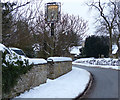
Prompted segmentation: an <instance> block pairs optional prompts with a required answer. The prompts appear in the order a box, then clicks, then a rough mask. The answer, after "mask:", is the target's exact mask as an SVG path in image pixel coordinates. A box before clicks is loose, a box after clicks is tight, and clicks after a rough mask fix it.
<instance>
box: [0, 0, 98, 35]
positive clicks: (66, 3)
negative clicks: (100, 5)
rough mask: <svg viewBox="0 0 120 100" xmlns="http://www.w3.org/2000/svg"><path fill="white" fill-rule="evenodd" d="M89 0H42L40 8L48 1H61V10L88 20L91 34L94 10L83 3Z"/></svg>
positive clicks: (35, 0)
mask: <svg viewBox="0 0 120 100" xmlns="http://www.w3.org/2000/svg"><path fill="white" fill-rule="evenodd" d="M1 1H20V2H21V1H22V2H27V1H32V2H33V1H34V2H37V3H39V2H40V1H41V0H1ZM88 1H89V0H43V2H42V7H41V8H40V9H41V10H44V4H45V3H48V2H61V12H62V13H68V14H73V15H76V16H78V15H79V16H80V17H82V18H83V19H84V20H87V21H88V25H89V30H88V32H87V33H88V34H93V33H94V31H95V28H94V24H93V23H94V18H95V16H96V13H95V11H94V10H93V11H90V10H89V7H88V6H87V5H86V4H85V3H86V2H88ZM95 1H96V0H95Z"/></svg>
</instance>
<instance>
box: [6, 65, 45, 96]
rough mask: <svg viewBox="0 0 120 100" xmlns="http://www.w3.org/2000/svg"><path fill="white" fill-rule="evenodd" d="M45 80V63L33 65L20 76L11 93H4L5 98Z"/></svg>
mask: <svg viewBox="0 0 120 100" xmlns="http://www.w3.org/2000/svg"><path fill="white" fill-rule="evenodd" d="M46 80H47V64H42V65H34V66H33V67H32V68H31V70H30V71H29V72H28V73H26V74H24V75H22V76H21V77H20V79H19V80H18V82H17V85H16V86H15V87H14V88H13V89H12V91H11V93H9V94H8V95H5V98H12V97H15V96H17V95H19V94H20V93H22V92H24V91H26V90H29V89H31V88H33V87H35V86H38V85H40V84H43V83H45V82H46Z"/></svg>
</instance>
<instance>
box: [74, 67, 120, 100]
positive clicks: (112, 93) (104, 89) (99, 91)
mask: <svg viewBox="0 0 120 100" xmlns="http://www.w3.org/2000/svg"><path fill="white" fill-rule="evenodd" d="M73 66H74V67H78V68H82V69H85V70H87V71H89V72H91V73H92V75H93V84H92V86H91V88H90V89H89V91H88V92H87V93H86V95H85V96H84V97H83V98H118V97H119V95H120V94H119V89H120V84H119V82H118V80H119V79H118V78H120V77H118V75H119V73H120V71H116V70H112V69H103V68H102V69H101V68H93V67H84V66H80V65H73Z"/></svg>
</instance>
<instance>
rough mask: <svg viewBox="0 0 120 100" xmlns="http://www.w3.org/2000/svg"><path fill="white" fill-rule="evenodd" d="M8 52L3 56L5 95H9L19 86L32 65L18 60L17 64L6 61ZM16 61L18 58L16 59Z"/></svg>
mask: <svg viewBox="0 0 120 100" xmlns="http://www.w3.org/2000/svg"><path fill="white" fill-rule="evenodd" d="M6 54H7V53H6V52H4V53H3V54H2V91H3V94H8V93H9V92H10V91H11V89H12V88H13V87H14V86H15V85H16V84H17V81H18V79H19V78H20V76H21V75H23V74H25V73H27V72H28V71H29V70H30V69H31V68H32V65H29V64H28V61H27V60H25V62H23V61H21V60H19V59H17V60H16V62H14V61H13V62H12V63H11V62H9V61H6ZM14 59H16V58H14Z"/></svg>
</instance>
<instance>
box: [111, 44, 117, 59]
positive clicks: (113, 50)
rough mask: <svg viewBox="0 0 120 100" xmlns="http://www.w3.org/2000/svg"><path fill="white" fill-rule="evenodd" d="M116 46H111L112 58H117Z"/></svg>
mask: <svg viewBox="0 0 120 100" xmlns="http://www.w3.org/2000/svg"><path fill="white" fill-rule="evenodd" d="M117 51H118V46H117V45H116V44H114V45H112V55H113V58H116V57H117Z"/></svg>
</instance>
